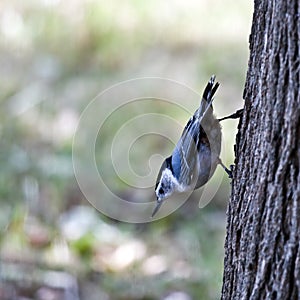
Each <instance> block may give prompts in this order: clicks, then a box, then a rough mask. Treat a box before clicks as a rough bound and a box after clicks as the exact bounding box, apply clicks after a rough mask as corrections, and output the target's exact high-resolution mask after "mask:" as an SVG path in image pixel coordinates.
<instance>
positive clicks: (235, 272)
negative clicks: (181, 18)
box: [222, 0, 300, 300]
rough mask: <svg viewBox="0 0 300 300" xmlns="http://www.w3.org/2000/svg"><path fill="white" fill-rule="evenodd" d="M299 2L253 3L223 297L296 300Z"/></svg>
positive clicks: (299, 287)
mask: <svg viewBox="0 0 300 300" xmlns="http://www.w3.org/2000/svg"><path fill="white" fill-rule="evenodd" d="M299 7H300V2H299V0H256V1H255V6H254V15H253V24H252V32H251V36H250V59H249V67H248V73H247V79H246V86H245V92H244V100H245V110H244V114H243V117H242V118H241V120H240V123H239V131H238V134H237V137H236V148H235V154H236V160H235V168H234V171H233V181H232V194H231V200H230V203H229V205H228V212H227V213H228V220H227V222H228V223H227V236H226V242H225V261H224V264H225V266H224V277H223V288H222V299H226V300H227V299H229V300H232V299H239V300H240V299H281V300H283V299H289V300H290V299H300V175H299V165H300V94H299V85H300V84H299V82H300V77H299V72H300V69H299V68H300V66H299V59H300V51H299V41H300V8H299Z"/></svg>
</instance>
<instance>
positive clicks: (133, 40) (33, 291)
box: [0, 0, 253, 300]
mask: <svg viewBox="0 0 300 300" xmlns="http://www.w3.org/2000/svg"><path fill="white" fill-rule="evenodd" d="M252 9H253V8H252V3H251V2H250V1H246V0H242V1H233V0H226V1H221V0H213V1H212V0H210V1H209V0H198V1H196V0H188V1H184V0H174V1H158V0H153V1H137V0H132V1H117V0H110V1H96V0H86V1H79V0H72V1H71V0H67V1H61V0H40V1H34V0H28V1H17V0H2V1H1V3H0V52H1V55H0V66H1V68H0V77H1V79H0V100H1V110H0V134H1V140H0V143H1V147H0V161H1V171H0V230H1V231H0V254H1V269H0V271H1V280H0V299H23V300H24V299H39V300H48V299H68V300H73V299H149V300H150V299H168V300H170V299H175V300H189V299H219V296H220V291H221V283H222V271H223V270H222V269H223V255H224V249H223V245H224V237H225V227H226V205H227V202H228V198H229V193H230V181H229V179H228V178H226V177H224V180H223V183H222V185H221V186H220V187H219V188H218V192H217V194H216V196H215V198H214V199H213V200H212V201H211V202H210V203H209V204H208V205H206V206H205V207H204V208H202V209H199V208H198V202H197V199H194V200H193V199H191V201H189V202H188V203H186V204H185V205H184V206H183V207H182V208H181V209H179V210H177V211H176V212H175V213H173V214H172V215H170V216H168V217H166V218H164V219H161V220H159V221H155V222H151V223H145V224H126V223H122V222H118V221H116V220H112V219H110V218H108V217H106V216H104V215H102V214H100V213H99V212H97V211H96V210H95V209H94V208H93V207H92V206H91V205H89V203H88V201H87V200H86V199H85V197H84V196H83V195H82V193H81V191H80V189H79V187H78V184H77V182H76V179H75V177H74V173H73V166H72V140H73V135H74V132H75V130H76V126H77V124H78V120H79V117H80V115H81V113H82V110H83V109H84V108H85V107H86V106H87V104H88V103H89V101H90V100H91V99H93V98H94V97H95V96H96V95H97V94H98V93H99V92H101V91H103V90H104V89H106V88H108V87H110V86H112V85H113V84H116V83H118V82H120V81H124V80H128V79H132V78H137V77H144V76H158V77H164V78H170V79H173V80H177V81H179V82H182V83H184V84H186V85H187V86H189V87H192V88H193V89H195V90H197V91H199V92H200V93H201V92H202V89H203V87H204V85H205V84H206V82H207V80H208V78H209V77H210V75H211V74H216V75H217V79H218V81H220V83H221V87H220V90H219V91H218V95H217V98H218V102H217V104H215V111H216V114H217V116H220V117H221V116H224V115H227V114H230V113H232V112H234V111H235V110H236V109H238V108H240V107H242V106H243V101H242V93H243V85H244V80H245V75H246V68H247V59H248V36H249V33H250V26H251V15H252ZM196 106H197V104H195V108H196ZM154 109H155V111H157V112H159V111H160V110H161V107H155V108H154ZM164 113H167V110H165V111H164ZM178 119H179V121H180V122H181V123H182V125H184V124H185V122H186V119H187V116H186V115H182V116H180V115H179V116H178ZM112 126H113V125H112ZM115 126H116V128H115V129H114V130H116V129H117V127H118V126H120V124H115ZM146 126H147V127H148V128H151V124H146ZM222 126H223V139H224V141H225V150H226V151H224V155H223V156H222V158H223V160H224V162H225V163H226V164H227V165H230V164H231V163H232V162H233V159H234V158H233V145H234V137H235V133H236V126H237V122H236V121H228V122H226V123H224V124H222ZM111 130H112V128H107V132H104V133H103V136H104V137H105V136H109V135H110V133H111ZM166 130H169V131H170V132H171V131H172V128H166ZM170 134H171V133H170ZM178 134H180V133H178ZM102 143H104V144H105V140H104V141H103V140H102ZM152 150H153V151H152ZM96 151H100V153H101V147H100V149H99V150H97V149H96ZM169 151H170V149H169V148H168V149H161V147H159V146H158V145H155V144H153V145H150V148H149V149H148V150H147V153H148V152H150V153H151V152H153V153H163V155H165V154H166V153H169ZM96 155H97V153H96ZM100 156H101V154H100ZM139 159H145V160H147V161H148V159H149V157H141V158H139ZM133 160H134V157H133ZM107 168H109V166H107ZM104 169H105V166H104ZM157 171H158V170H157ZM107 174H108V177H109V174H110V173H109V171H108V173H107ZM218 176H223V171H222V170H219V169H218V170H217V172H216V174H215V175H214V178H215V179H214V178H213V179H212V184H213V182H214V180H216V178H218ZM108 180H110V181H112V182H111V184H114V180H115V179H114V177H112V178H109V179H108ZM115 185H118V183H117V182H116V183H115ZM118 188H119V189H120V191H119V192H121V193H123V194H126V193H127V191H126V186H122V185H121V186H118ZM212 188H213V185H212ZM128 197H134V195H129V196H128Z"/></svg>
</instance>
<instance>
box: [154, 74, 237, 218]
mask: <svg viewBox="0 0 300 300" xmlns="http://www.w3.org/2000/svg"><path fill="white" fill-rule="evenodd" d="M215 79H216V76H215V75H212V76H211V78H210V80H209V81H208V83H207V85H206V87H205V89H204V92H203V96H202V99H201V101H200V106H199V108H198V109H197V110H196V111H195V113H194V114H193V115H192V116H191V117H190V119H189V121H188V122H187V124H186V126H185V128H184V130H183V132H182V135H181V137H180V139H179V141H178V142H177V144H176V146H175V148H174V150H173V152H172V154H171V155H170V156H169V157H167V158H166V159H165V160H164V162H163V163H162V166H161V168H160V171H159V173H158V176H157V180H156V185H155V194H156V206H155V208H154V210H153V213H152V218H153V217H154V216H155V215H156V213H157V212H158V210H159V209H160V207H161V205H162V203H163V202H164V201H165V200H166V199H167V198H169V197H171V196H172V195H173V194H175V193H184V192H189V191H193V190H195V189H198V188H200V187H201V186H203V185H204V184H206V183H207V182H208V180H209V179H210V178H211V176H212V175H213V174H214V172H215V170H216V167H217V165H221V166H222V167H223V169H224V170H225V172H226V173H227V174H228V175H229V177H230V178H232V172H231V170H229V169H228V168H227V167H226V166H225V165H224V164H223V163H222V161H221V159H220V157H219V156H220V151H221V125H220V121H223V120H226V119H230V118H232V119H234V118H239V117H240V116H241V115H242V112H243V109H240V110H237V111H236V112H235V113H234V114H231V115H229V116H227V117H224V118H221V119H217V118H216V117H215V116H214V114H213V106H212V102H213V100H214V95H215V93H216V91H217V90H218V88H219V85H220V84H219V82H216V83H215Z"/></svg>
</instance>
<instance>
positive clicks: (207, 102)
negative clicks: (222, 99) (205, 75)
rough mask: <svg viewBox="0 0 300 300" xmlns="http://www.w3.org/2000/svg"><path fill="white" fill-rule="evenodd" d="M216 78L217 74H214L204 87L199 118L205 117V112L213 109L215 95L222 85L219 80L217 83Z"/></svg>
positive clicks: (198, 112)
mask: <svg viewBox="0 0 300 300" xmlns="http://www.w3.org/2000/svg"><path fill="white" fill-rule="evenodd" d="M215 79H216V76H215V75H212V76H211V77H210V80H209V81H208V83H207V85H206V87H205V89H204V92H203V96H202V100H201V103H200V107H199V109H198V111H197V117H198V118H203V117H204V116H205V114H206V113H207V111H208V110H209V108H211V109H212V102H213V99H214V98H213V97H214V95H215V93H216V91H217V89H218V87H219V85H220V84H219V82H216V83H215Z"/></svg>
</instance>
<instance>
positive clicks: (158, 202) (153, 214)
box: [151, 199, 163, 218]
mask: <svg viewBox="0 0 300 300" xmlns="http://www.w3.org/2000/svg"><path fill="white" fill-rule="evenodd" d="M162 203H163V201H162V200H159V199H157V203H156V206H155V208H154V210H153V213H152V215H151V218H153V217H154V216H155V215H156V213H157V212H158V210H159V209H160V207H161V205H162Z"/></svg>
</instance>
